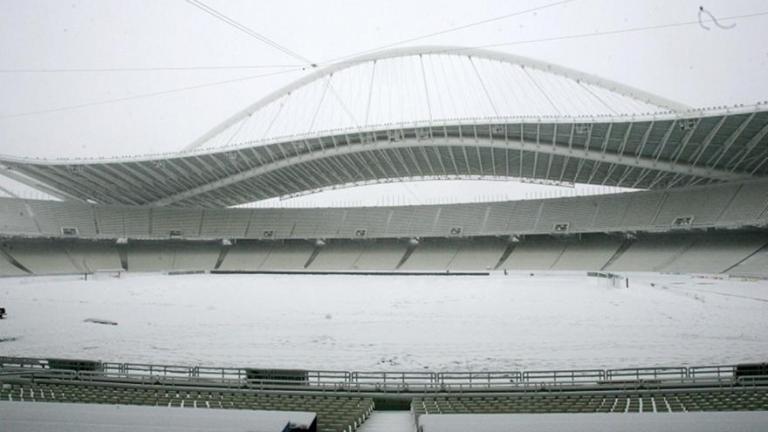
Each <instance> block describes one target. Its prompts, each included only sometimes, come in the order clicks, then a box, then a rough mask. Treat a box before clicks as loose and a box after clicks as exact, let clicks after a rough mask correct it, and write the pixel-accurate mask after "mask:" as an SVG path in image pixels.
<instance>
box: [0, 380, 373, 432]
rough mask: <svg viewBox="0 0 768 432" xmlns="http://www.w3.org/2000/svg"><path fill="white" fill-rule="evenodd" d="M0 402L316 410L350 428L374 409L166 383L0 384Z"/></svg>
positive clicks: (348, 401) (358, 400)
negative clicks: (140, 384) (157, 384)
mask: <svg viewBox="0 0 768 432" xmlns="http://www.w3.org/2000/svg"><path fill="white" fill-rule="evenodd" d="M0 401H28V402H73V403H101V404H120V405H147V406H168V407H181V408H204V409H251V410H266V411H307V412H314V413H317V418H318V430H319V431H323V432H338V431H353V430H355V429H357V428H358V427H359V426H360V425H361V424H362V423H363V422H364V421H365V420H366V418H368V416H369V415H370V414H371V412H372V411H373V400H372V399H370V398H363V397H353V396H338V395H322V394H318V395H306V394H289V393H277V392H270V393H265V392H254V391H244V390H221V389H206V388H185V387H169V386H126V385H115V384H94V383H89V384H80V383H77V384H75V383H53V382H51V383H44V382H35V383H31V382H29V383H14V384H2V385H0Z"/></svg>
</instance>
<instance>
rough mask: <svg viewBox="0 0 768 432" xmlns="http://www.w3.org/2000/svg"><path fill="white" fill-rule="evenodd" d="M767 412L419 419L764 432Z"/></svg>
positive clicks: (486, 428) (472, 424)
mask: <svg viewBox="0 0 768 432" xmlns="http://www.w3.org/2000/svg"><path fill="white" fill-rule="evenodd" d="M766 422H768V413H766V412H762V411H761V412H685V413H680V412H677V413H665V414H664V415H648V414H644V413H627V414H623V415H616V414H612V413H592V414H589V415H584V414H438V415H423V416H421V417H419V424H420V426H422V427H423V432H435V431H440V432H463V431H467V430H471V431H474V432H496V431H512V430H523V431H537V432H560V431H565V430H567V431H571V432H613V431H617V430H620V431H624V432H647V431H655V432H721V431H729V432H763V431H765V425H766Z"/></svg>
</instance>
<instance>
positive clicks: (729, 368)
mask: <svg viewBox="0 0 768 432" xmlns="http://www.w3.org/2000/svg"><path fill="white" fill-rule="evenodd" d="M51 363H54V364H56V365H60V364H61V363H60V361H54V360H51V361H50V362H49V360H47V359H36V358H16V357H0V377H3V376H13V375H22V374H23V375H24V376H30V375H31V376H37V377H46V378H58V379H80V380H88V381H105V380H107V381H111V380H130V381H134V382H139V383H154V384H183V385H206V386H210V385H216V386H224V387H246V388H253V389H270V388H280V389H288V388H298V389H303V390H310V389H311V390H347V391H381V392H409V391H411V392H431V391H459V392H460V391H465V390H466V391H469V390H473V391H476V390H494V389H497V390H501V389H521V390H526V389H540V388H567V387H575V386H589V385H592V386H606V385H614V386H625V387H633V386H636V387H637V386H648V385H663V384H667V385H669V384H702V383H711V384H713V385H718V386H723V385H733V384H734V383H736V382H741V380H742V378H738V379H737V374H736V366H735V365H716V366H690V367H686V366H675V367H640V368H619V369H574V370H532V371H488V372H422V371H419V372H384V371H355V372H350V371H332V370H281V369H248V368H224V367H207V366H181V365H158V364H144V363H114V362H93V363H95V364H96V365H97V367H96V368H95V370H66V369H55V368H52V367H51ZM58 367H61V366H58ZM254 371H256V372H264V371H268V372H269V375H266V376H267V378H256V379H254V378H253V376H254ZM281 371H285V376H281ZM297 373H298V374H297ZM289 375H290V376H289ZM261 376H264V375H261ZM746 381H748V382H749V383H750V384H751V385H766V384H768V377H749V378H747V379H746Z"/></svg>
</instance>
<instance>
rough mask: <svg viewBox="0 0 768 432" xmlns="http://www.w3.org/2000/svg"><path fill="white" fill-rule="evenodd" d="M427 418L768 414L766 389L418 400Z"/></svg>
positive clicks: (419, 411) (415, 404) (415, 407)
mask: <svg viewBox="0 0 768 432" xmlns="http://www.w3.org/2000/svg"><path fill="white" fill-rule="evenodd" d="M411 409H412V411H413V412H414V413H415V414H416V415H417V416H419V415H422V414H496V413H498V414H511V413H626V412H688V411H757V410H760V411H764V410H768V390H766V389H752V388H744V389H711V390H709V389H708V390H697V391H663V392H660V391H654V392H643V393H639V392H638V393H621V392H611V393H606V392H602V393H598V392H589V393H570V394H569V393H568V392H562V393H558V394H547V395H542V394H521V395H495V396H437V397H417V398H414V399H413V402H412V404H411Z"/></svg>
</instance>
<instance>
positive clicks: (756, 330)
mask: <svg viewBox="0 0 768 432" xmlns="http://www.w3.org/2000/svg"><path fill="white" fill-rule="evenodd" d="M193 3H194V2H193ZM767 162H768V101H759V102H756V103H754V104H751V105H746V104H738V105H735V106H712V107H690V106H687V105H685V104H683V103H680V102H676V101H674V100H671V99H669V98H666V97H663V96H659V95H656V94H653V93H651V92H648V91H644V90H641V89H639V88H636V87H634V86H629V85H625V84H622V83H620V82H617V81H614V80H609V79H606V78H602V77H600V76H598V75H594V74H591V73H586V72H582V71H579V70H576V69H572V68H569V67H565V66H560V65H557V64H553V63H550V62H545V61H541V60H537V59H534V58H530V57H527V56H520V55H513V54H510V53H507V52H503V51H500V50H494V49H486V48H477V47H467V46H457V45H427V46H409V47H405V48H402V47H401V48H389V49H384V50H376V51H373V52H369V53H363V54H360V55H355V56H350V57H348V58H345V59H343V60H340V61H337V62H331V63H328V64H321V65H315V64H313V65H312V66H311V67H308V68H307V69H306V71H304V72H303V75H302V76H301V77H299V78H298V79H296V80H294V81H292V82H289V83H287V84H285V85H283V86H281V87H278V88H276V89H273V90H272V91H270V92H269V93H267V94H266V95H265V96H262V97H260V98H258V99H257V100H255V102H252V103H251V104H249V105H248V106H246V107H245V108H244V109H242V110H241V111H239V112H237V113H235V114H234V115H232V116H230V117H229V118H227V119H225V120H224V121H223V122H221V123H219V124H218V125H216V126H215V127H213V128H212V129H210V130H209V131H208V132H206V133H205V134H203V135H202V136H200V137H199V138H198V139H195V140H194V141H193V142H191V143H190V144H188V145H186V146H185V147H184V148H178V149H176V150H175V151H171V152H164V153H158V154H149V155H132V154H128V155H126V156H116V157H111V156H110V157H102V156H94V157H82V158H81V157H77V158H36V157H25V156H16V155H7V154H2V155H0V176H3V178H4V179H5V180H8V181H10V182H12V183H13V184H15V185H22V186H23V187H25V188H30V189H32V190H35V191H37V192H38V193H39V194H41V195H44V197H43V198H34V199H33V198H25V197H22V196H20V195H18V194H14V193H12V191H10V190H9V189H6V188H3V189H2V191H4V192H5V193H4V195H5V196H0V285H1V286H2V288H0V307H2V308H3V309H0V311H2V310H4V311H5V314H6V317H5V318H4V319H2V320H0V354H1V355H2V357H0V429H2V430H19V431H27V430H29V431H32V430H45V431H47V430H141V431H144V430H147V431H149V430H158V429H155V428H156V427H161V428H162V427H164V428H167V430H233V431H234V430H258V431H264V432H267V431H293V430H296V431H298V430H311V431H315V430H316V431H327V432H331V431H333V432H340V431H350V432H351V431H355V430H360V431H363V432H365V431H382V430H388V431H400V430H403V431H406V430H407V431H415V430H418V431H423V432H433V431H453V430H456V431H459V430H477V431H491V430H537V431H538V430H551V431H556V430H584V431H587V430H590V431H592V430H616V429H621V430H650V429H652V430H702V431H719V430H730V429H729V427H731V426H733V425H739V426H740V427H742V429H739V430H745V431H747V430H748V431H752V430H755V431H757V430H762V429H761V427H764V426H765V424H767V423H768V415H767V414H766V413H767V412H768V366H767V363H766V353H767V352H768V351H766V350H767V349H768V338H766V336H765V328H766V324H768V321H766V318H765V317H766V316H768V314H766V312H768V310H766V304H768V297H767V296H766V295H765V289H766V287H767V286H768V282H766V278H768V163H767ZM422 181H428V182H442V183H452V182H457V181H488V182H501V183H505V182H506V183H509V182H521V183H523V184H537V185H551V186H554V187H558V186H559V187H563V186H565V187H574V185H587V186H592V187H599V188H602V189H603V190H605V191H607V192H608V193H600V194H589V195H582V196H547V197H538V198H529V199H501V200H499V199H492V200H484V201H482V202H459V203H433V204H427V203H421V204H417V203H405V204H391V205H377V206H374V205H362V206H361V205H352V206H329V205H317V206H309V207H308V206H296V207H291V206H259V205H256V206H254V205H250V204H252V203H255V202H260V201H265V200H272V201H274V200H276V199H277V200H288V201H290V200H291V199H294V198H297V197H305V196H310V195H312V194H316V193H323V192H325V191H347V190H352V189H355V188H360V187H366V186H370V185H385V186H386V185H392V184H399V183H408V182H422ZM0 186H2V184H0ZM619 413H621V414H619ZM641 413H642V414H641ZM662 413H664V414H663V415H662ZM160 417H162V422H161V421H160V420H158V418H160ZM628 419H629V420H628ZM99 425H101V426H102V427H103V428H102V429H100V428H99ZM105 425H108V426H109V427H110V429H106V426H105ZM761 425H762V426H761ZM62 428H63V429H62ZM89 428H90V429H89ZM254 428H255V429H254Z"/></svg>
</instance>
